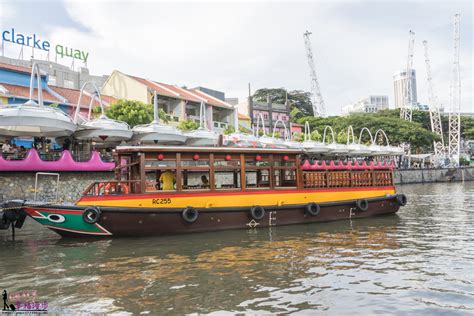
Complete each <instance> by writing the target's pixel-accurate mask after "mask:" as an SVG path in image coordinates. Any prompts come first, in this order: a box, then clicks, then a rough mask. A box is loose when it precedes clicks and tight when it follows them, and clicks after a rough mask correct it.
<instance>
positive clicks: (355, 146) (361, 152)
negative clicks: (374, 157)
mask: <svg viewBox="0 0 474 316" xmlns="http://www.w3.org/2000/svg"><path fill="white" fill-rule="evenodd" d="M369 133H370V131H369ZM371 138H372V136H371ZM347 148H348V151H349V152H348V154H349V155H350V156H367V155H370V154H372V150H371V149H370V148H369V146H367V145H364V144H361V143H360V140H359V143H356V138H355V137H354V129H353V128H352V126H351V125H349V127H348V128H347Z"/></svg>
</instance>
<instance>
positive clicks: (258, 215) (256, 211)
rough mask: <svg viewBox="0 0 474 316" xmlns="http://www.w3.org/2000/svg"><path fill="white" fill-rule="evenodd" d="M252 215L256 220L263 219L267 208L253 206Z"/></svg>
mask: <svg viewBox="0 0 474 316" xmlns="http://www.w3.org/2000/svg"><path fill="white" fill-rule="evenodd" d="M250 216H252V218H253V219H254V220H257V221H258V220H261V219H262V218H264V217H265V209H264V208H263V207H262V206H259V205H256V206H252V207H251V208H250Z"/></svg>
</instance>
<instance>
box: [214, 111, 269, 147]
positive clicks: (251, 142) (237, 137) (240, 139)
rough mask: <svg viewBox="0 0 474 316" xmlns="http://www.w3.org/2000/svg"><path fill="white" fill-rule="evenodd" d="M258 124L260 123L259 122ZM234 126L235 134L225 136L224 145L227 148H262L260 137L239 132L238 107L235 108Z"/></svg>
mask: <svg viewBox="0 0 474 316" xmlns="http://www.w3.org/2000/svg"><path fill="white" fill-rule="evenodd" d="M257 124H258V121H257ZM234 126H235V132H233V133H230V134H229V135H224V137H223V144H224V146H227V147H260V146H261V144H260V142H259V141H258V137H256V136H255V135H254V133H252V134H246V133H242V132H240V131H239V113H238V111H237V106H235V107H234Z"/></svg>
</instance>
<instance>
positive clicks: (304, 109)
mask: <svg viewBox="0 0 474 316" xmlns="http://www.w3.org/2000/svg"><path fill="white" fill-rule="evenodd" d="M268 96H270V100H271V101H272V103H278V104H285V101H286V98H287V90H286V89H285V88H262V89H258V90H257V91H255V93H254V94H253V96H252V98H253V100H255V101H258V102H267V97H268ZM288 103H289V105H290V110H291V112H292V113H293V115H290V117H291V118H292V119H293V120H294V121H296V120H297V119H298V118H301V117H303V116H310V115H313V103H312V102H311V93H309V92H305V91H302V90H293V91H288ZM295 109H297V111H295V112H293V111H294V110H295ZM299 113H301V114H299ZM295 117H296V118H295Z"/></svg>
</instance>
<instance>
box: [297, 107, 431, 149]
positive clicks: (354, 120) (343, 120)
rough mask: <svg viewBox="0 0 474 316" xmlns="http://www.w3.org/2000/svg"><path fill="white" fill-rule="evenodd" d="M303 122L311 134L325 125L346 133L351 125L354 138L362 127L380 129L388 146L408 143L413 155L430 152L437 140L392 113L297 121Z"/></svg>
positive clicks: (364, 135) (366, 136)
mask: <svg viewBox="0 0 474 316" xmlns="http://www.w3.org/2000/svg"><path fill="white" fill-rule="evenodd" d="M305 121H308V123H309V124H310V126H311V129H312V130H313V133H314V132H315V131H319V132H322V131H323V130H324V127H325V126H327V125H329V126H331V127H332V128H333V129H334V130H337V131H346V130H347V127H348V126H349V125H352V127H353V128H354V133H355V136H356V138H358V137H359V134H360V131H361V130H362V128H363V127H367V128H368V129H369V130H370V131H371V132H372V133H375V131H376V130H378V129H380V128H381V129H383V130H384V131H385V133H386V134H387V136H388V138H389V141H390V144H393V145H398V144H401V143H404V142H410V143H411V145H412V152H413V153H423V152H429V151H432V148H433V141H434V140H435V139H438V137H437V135H435V134H433V133H431V132H430V131H429V130H427V129H425V128H423V126H422V124H421V123H417V122H408V121H405V120H401V119H400V118H399V117H398V116H395V115H393V114H392V113H388V115H387V113H385V114H381V113H375V114H370V113H353V114H351V115H348V116H343V117H339V116H330V117H324V118H322V117H305V118H301V119H299V120H298V123H300V124H304V122H305ZM341 137H342V133H341ZM345 137H346V136H345ZM362 142H363V143H367V142H369V136H368V134H367V133H364V134H363V137H362Z"/></svg>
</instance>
